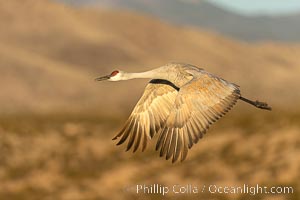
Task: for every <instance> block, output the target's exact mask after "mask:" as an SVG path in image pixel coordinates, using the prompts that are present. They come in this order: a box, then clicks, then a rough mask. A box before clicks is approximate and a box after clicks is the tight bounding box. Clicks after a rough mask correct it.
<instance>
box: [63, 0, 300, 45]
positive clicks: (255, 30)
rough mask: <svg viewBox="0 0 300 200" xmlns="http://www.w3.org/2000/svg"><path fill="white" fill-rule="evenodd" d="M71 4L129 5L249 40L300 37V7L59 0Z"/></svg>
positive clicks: (172, 0) (156, 0) (170, 0)
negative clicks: (243, 8)
mask: <svg viewBox="0 0 300 200" xmlns="http://www.w3.org/2000/svg"><path fill="white" fill-rule="evenodd" d="M58 1H60V2H65V3H68V4H72V5H85V6H86V5H88V6H94V5H100V6H106V7H113V8H119V9H124V8H126V9H129V10H134V11H138V12H142V13H148V14H151V15H153V16H157V17H159V18H161V19H163V20H167V21H169V22H173V23H176V24H182V25H191V26H197V27H201V28H206V29H209V30H213V31H216V32H219V33H221V34H224V35H227V36H229V37H232V38H236V39H242V40H246V41H262V40H268V41H269V40H275V41H285V42H299V41H300V11H299V13H291V14H285V15H279V16H267V15H265V16H263V15H261V16H246V15H241V14H238V13H234V12H232V11H229V10H226V9H224V8H221V7H218V6H216V5H214V4H212V3H210V2H209V1H203V0H198V1H183V0H164V1H160V0H151V1H140V0H75V1H74V0H58Z"/></svg>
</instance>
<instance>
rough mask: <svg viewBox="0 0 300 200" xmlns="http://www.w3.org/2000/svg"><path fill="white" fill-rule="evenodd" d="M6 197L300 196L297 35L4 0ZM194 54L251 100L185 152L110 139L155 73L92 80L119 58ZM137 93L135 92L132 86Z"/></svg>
mask: <svg viewBox="0 0 300 200" xmlns="http://www.w3.org/2000/svg"><path fill="white" fill-rule="evenodd" d="M0 24H1V29H0V41H1V43H0V74H1V78H0V91H1V92H0V199H11V200H17V199H20V200H21V199H22V200H24V199H25V200H27V199H28V200H32V199H62V200H77V199H78V200H85V199H220V200H229V199H240V200H242V199H262V200H268V199H278V200H281V199H282V200H285V199H286V200H297V199H299V198H300V182H299V180H300V157H299V153H300V138H299V133H300V107H299V106H300V104H299V100H300V91H299V85H300V78H299V74H300V61H299V55H300V45H299V44H286V43H279V42H270V41H268V42H259V43H246V42H242V41H238V40H235V39H233V38H226V37H224V36H222V35H219V34H216V33H213V32H210V31H208V30H205V29H199V28H193V27H185V26H175V25H172V24H168V23H166V22H161V21H160V20H159V19H156V18H154V17H151V16H147V15H142V14H140V13H133V12H128V11H121V10H110V9H101V8H97V9H93V8H79V7H71V6H69V5H64V4H62V3H57V2H52V1H49V0H40V1H35V0H24V1H22V3H20V1H17V0H10V1H2V2H1V3H0ZM171 61H179V62H187V63H191V64H194V65H197V66H199V67H202V68H204V69H206V70H207V71H209V72H211V73H214V74H216V75H219V76H221V77H222V78H224V79H226V80H228V81H231V82H234V83H236V84H238V85H239V86H240V88H241V92H242V94H243V95H244V96H245V97H248V98H250V99H253V100H256V99H259V100H261V101H266V102H268V103H269V104H270V105H271V106H272V107H273V111H271V112H269V111H262V110H258V109H256V108H254V107H252V106H249V105H246V104H245V103H243V102H238V104H237V105H236V106H235V107H234V108H233V110H232V111H230V112H229V113H228V114H227V115H226V116H225V117H224V118H222V119H220V120H219V122H217V123H216V124H214V125H213V126H212V127H211V129H210V130H209V131H208V133H207V134H206V135H205V137H204V138H203V139H202V140H201V141H199V143H198V144H197V145H195V146H194V147H193V148H192V149H191V150H190V151H189V155H188V158H187V160H186V161H185V162H183V163H176V164H171V163H170V162H168V161H165V160H164V159H163V158H160V157H159V156H158V152H155V150H154V145H155V141H156V137H155V138H154V139H153V141H152V142H151V144H150V145H149V146H148V148H147V150H146V151H145V152H144V153H141V152H137V153H135V154H132V153H131V152H125V151H124V149H125V147H124V146H118V147H117V146H115V142H114V141H112V140H111V139H112V138H113V136H114V135H115V134H116V133H117V131H118V130H120V128H121V127H122V125H123V124H124V122H125V120H126V118H127V117H128V116H129V114H130V112H131V110H132V109H133V107H134V105H135V103H136V102H137V100H138V99H139V97H140V96H141V94H142V92H143V89H144V87H145V85H146V84H147V82H148V81H149V80H130V81H126V82H115V83H113V82H105V83H104V82H103V83H99V82H95V81H94V78H96V77H98V76H99V75H106V74H109V73H110V72H112V71H113V70H114V69H120V70H124V71H130V72H135V71H145V70H149V69H152V68H156V67H158V66H161V65H164V64H166V63H168V62H171ZM128 94H130V95H128ZM138 184H146V185H151V184H160V185H162V186H172V185H175V184H180V185H182V186H185V185H189V184H192V185H194V186H199V188H201V187H202V186H203V185H206V186H208V185H212V184H216V185H221V186H243V184H246V185H251V186H255V185H256V184H259V185H262V186H267V187H273V186H275V187H276V186H288V187H292V188H293V193H290V194H283V193H281V194H256V195H250V194H216V193H215V194H211V193H209V192H208V191H206V190H205V191H204V192H202V191H201V192H199V193H197V194H174V193H173V194H171V193H170V194H167V195H165V196H163V195H161V194H143V193H138V194H137V193H136V191H134V186H136V185H138Z"/></svg>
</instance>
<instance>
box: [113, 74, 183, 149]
mask: <svg viewBox="0 0 300 200" xmlns="http://www.w3.org/2000/svg"><path fill="white" fill-rule="evenodd" d="M177 94H178V88H177V87H176V86H175V85H173V84H172V83H171V82H169V81H166V80H160V79H153V80H151V81H150V83H149V84H148V85H147V86H146V88H145V91H144V94H143V96H142V97H141V98H140V100H139V101H138V103H137V104H136V106H135V108H134V110H133V111H132V113H131V115H130V117H129V118H128V120H127V121H126V123H125V126H124V128H123V129H122V130H121V131H120V132H119V133H118V134H117V135H116V136H115V137H114V138H113V139H114V140H115V139H117V138H119V137H120V140H119V142H118V143H117V145H120V144H122V143H124V142H125V141H126V140H128V143H127V149H126V150H127V151H128V150H129V149H130V148H131V147H132V146H133V152H135V151H136V150H137V149H138V148H139V146H140V144H141V146H142V151H144V150H145V148H146V145H147V139H148V138H149V139H151V138H152V137H153V136H154V135H155V134H156V133H157V132H158V131H159V130H160V129H161V128H162V127H163V126H164V124H165V121H166V119H167V117H168V115H169V114H170V111H171V109H172V107H173V105H174V102H175V99H176V95H177Z"/></svg>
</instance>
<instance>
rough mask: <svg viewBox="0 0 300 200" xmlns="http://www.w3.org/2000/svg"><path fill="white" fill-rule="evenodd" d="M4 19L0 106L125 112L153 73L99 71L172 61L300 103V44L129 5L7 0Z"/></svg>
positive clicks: (257, 93)
mask: <svg viewBox="0 0 300 200" xmlns="http://www.w3.org/2000/svg"><path fill="white" fill-rule="evenodd" d="M0 23H1V25H2V27H5V28H2V29H1V30H0V40H1V44H0V74H1V79H0V91H1V93H0V105H1V107H0V113H11V112H28V111H32V112H55V111H60V112H69V111H85V112H92V113H93V112H95V113H96V112H101V113H103V112H105V113H108V114H111V115H114V114H115V113H127V112H129V110H130V109H131V108H132V107H133V105H134V104H135V102H136V101H137V99H138V98H139V96H140V94H141V93H142V90H143V88H144V87H145V85H146V83H147V81H148V80H131V81H127V82H122V83H111V82H108V83H98V82H95V81H94V78H95V77H97V76H99V75H105V74H108V73H110V72H111V71H112V70H114V69H115V68H119V69H122V70H126V71H143V70H148V69H151V68H155V67H158V66H160V65H163V64H166V63H168V62H171V61H181V62H188V63H192V64H195V65H198V66H200V67H203V68H205V69H206V70H208V71H210V72H212V73H215V74H217V75H220V76H222V77H223V78H225V79H227V80H229V81H232V82H235V83H237V84H239V85H240V86H241V90H242V93H243V94H244V95H245V96H247V97H249V98H253V99H256V98H259V99H260V100H268V102H269V103H270V104H271V105H277V106H282V107H288V106H292V105H293V103H295V102H296V103H298V102H299V101H298V99H299V97H300V94H299V88H298V86H299V85H300V79H299V73H300V69H299V65H300V61H299V55H300V48H299V46H295V45H294V46H291V45H290V46H287V45H280V44H272V43H269V44H259V45H250V44H247V43H242V42H237V41H233V40H229V39H226V38H223V37H222V36H220V35H216V34H214V33H210V32H206V31H203V30H195V29H186V28H183V27H177V26H173V25H169V24H166V23H162V22H160V21H159V20H157V19H154V18H151V17H148V16H142V15H138V14H134V13H130V12H119V11H118V12H117V11H110V10H100V9H99V10H98V9H82V8H73V7H69V6H66V5H63V4H59V3H54V2H51V1H47V0H40V1H35V0H24V1H23V3H22V4H20V3H19V1H18V0H10V1H3V2H2V3H1V4H0ZM128 93H130V94H131V95H130V96H128ZM124 97H126V98H124ZM124 110H126V112H124Z"/></svg>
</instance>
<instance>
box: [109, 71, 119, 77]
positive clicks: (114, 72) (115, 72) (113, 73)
mask: <svg viewBox="0 0 300 200" xmlns="http://www.w3.org/2000/svg"><path fill="white" fill-rule="evenodd" d="M118 73H119V71H117V70H116V71H113V72H112V73H111V74H110V76H115V75H117V74H118Z"/></svg>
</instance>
